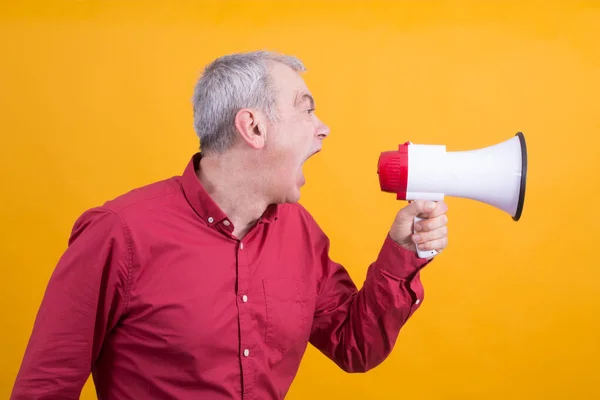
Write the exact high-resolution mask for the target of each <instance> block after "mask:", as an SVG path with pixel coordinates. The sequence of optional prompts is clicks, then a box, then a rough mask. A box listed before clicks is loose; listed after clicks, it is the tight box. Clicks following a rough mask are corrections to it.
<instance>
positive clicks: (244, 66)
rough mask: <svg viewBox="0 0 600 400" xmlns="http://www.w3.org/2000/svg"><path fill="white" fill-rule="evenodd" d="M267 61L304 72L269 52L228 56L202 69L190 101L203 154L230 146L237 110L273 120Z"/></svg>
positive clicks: (295, 63)
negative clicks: (247, 109) (249, 110)
mask: <svg viewBox="0 0 600 400" xmlns="http://www.w3.org/2000/svg"><path fill="white" fill-rule="evenodd" d="M269 61H272V62H279V63H282V64H285V65H287V66H289V67H290V68H292V69H293V70H294V71H297V72H304V71H305V70H306V68H305V67H304V64H303V63H302V62H301V61H300V60H299V59H297V58H296V57H293V56H288V55H283V54H279V53H275V52H269V51H253V52H248V53H236V54H229V55H225V56H222V57H219V58H217V59H216V60H214V61H212V62H211V63H210V64H208V65H207V66H206V68H205V69H204V73H203V75H202V76H201V77H200V79H199V80H198V82H197V83H196V86H195V88H194V96H193V98H192V104H193V110H194V130H195V131H196V135H197V136H198V139H199V140H200V146H201V148H202V151H203V152H207V151H214V152H223V151H226V150H227V149H229V148H230V147H231V146H232V145H233V142H234V139H235V137H236V128H235V125H234V119H235V115H236V113H237V112H238V111H239V110H240V109H241V108H244V107H251V108H257V109H260V110H262V111H264V112H265V113H266V115H267V117H268V118H269V119H270V120H271V121H275V120H276V119H277V110H276V109H275V96H276V93H275V88H274V86H273V82H272V79H271V77H270V74H269V71H268V65H267V63H268V62H269Z"/></svg>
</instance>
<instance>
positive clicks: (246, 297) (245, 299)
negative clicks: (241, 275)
mask: <svg viewBox="0 0 600 400" xmlns="http://www.w3.org/2000/svg"><path fill="white" fill-rule="evenodd" d="M242 301H243V302H244V303H245V302H247V301H248V296H246V295H243V296H242Z"/></svg>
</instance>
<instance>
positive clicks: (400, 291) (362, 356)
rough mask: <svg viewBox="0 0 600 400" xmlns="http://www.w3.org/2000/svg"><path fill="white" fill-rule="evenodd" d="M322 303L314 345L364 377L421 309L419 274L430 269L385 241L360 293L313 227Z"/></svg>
mask: <svg viewBox="0 0 600 400" xmlns="http://www.w3.org/2000/svg"><path fill="white" fill-rule="evenodd" d="M313 240H314V242H313V243H314V247H313V251H314V252H315V260H317V264H318V265H317V270H318V271H319V273H320V276H318V277H317V278H318V299H317V305H316V310H315V315H314V321H313V327H312V331H311V336H310V342H311V344H312V345H313V346H315V347H316V348H317V349H319V350H320V351H321V352H322V353H323V354H325V355H326V356H327V357H329V358H330V359H331V360H332V361H334V362H335V363H336V364H337V365H338V366H339V367H340V368H342V369H343V370H344V371H347V372H365V371H368V370H370V369H372V368H374V367H376V366H377V365H379V364H380V363H382V362H383V361H384V360H385V359H386V358H387V356H388V355H389V354H390V353H391V351H392V349H393V347H394V344H395V342H396V339H397V337H398V335H399V333H400V329H401V328H402V327H403V326H404V324H405V323H406V322H407V320H408V319H409V318H410V317H411V316H412V315H413V314H414V312H415V311H416V310H417V309H418V308H419V307H420V306H421V304H422V302H423V297H424V290H423V285H422V282H421V279H420V271H421V269H422V268H424V267H425V266H426V265H427V264H428V263H430V262H431V259H430V260H427V259H420V258H418V257H417V255H416V253H415V252H411V251H409V250H407V249H405V248H404V247H402V246H400V245H399V244H397V243H396V242H394V241H393V240H392V238H391V237H390V236H389V234H388V235H387V236H386V238H385V240H384V242H383V246H382V247H381V250H380V252H379V254H378V256H377V258H376V259H375V261H374V262H373V263H372V264H371V265H370V266H369V268H368V270H367V276H366V279H365V281H364V284H363V287H362V288H361V289H360V290H357V288H356V286H355V284H354V283H353V281H352V280H351V278H350V276H349V275H348V273H347V271H346V269H345V268H344V267H343V266H342V265H340V264H338V263H336V262H334V261H332V260H331V259H330V256H329V247H330V243H329V239H328V238H327V236H326V235H325V234H324V233H323V232H322V231H321V229H320V228H319V227H318V226H317V225H316V223H314V224H313Z"/></svg>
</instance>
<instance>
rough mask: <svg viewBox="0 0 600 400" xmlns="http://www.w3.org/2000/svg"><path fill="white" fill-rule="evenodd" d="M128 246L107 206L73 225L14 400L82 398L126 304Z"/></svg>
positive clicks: (128, 268)
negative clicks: (92, 368)
mask: <svg viewBox="0 0 600 400" xmlns="http://www.w3.org/2000/svg"><path fill="white" fill-rule="evenodd" d="M130 260H131V254H130V246H129V241H128V239H127V237H126V235H125V230H124V229H123V227H122V224H121V222H120V220H119V218H118V216H117V215H116V214H114V213H113V212H112V211H109V210H106V209H104V208H100V207H99V208H94V209H91V210H88V211H86V212H85V213H83V214H82V215H81V216H80V217H79V218H78V220H77V221H76V222H75V224H74V227H73V230H72V232H71V236H70V238H69V242H68V247H67V249H66V251H65V252H64V254H63V255H62V257H61V258H60V260H59V262H58V264H57V265H56V268H55V269H54V271H53V274H52V276H51V278H50V281H49V283H48V285H47V288H46V292H45V294H44V297H43V299H42V303H41V305H40V308H39V311H38V314H37V317H36V320H35V322H34V325H33V330H32V333H31V336H30V339H29V343H28V345H27V348H26V350H25V355H24V357H23V360H22V363H21V367H20V370H19V373H18V375H17V378H16V382H15V384H14V387H13V391H12V395H11V399H13V400H26V399H27V400H29V399H36V400H44V399H61V400H65V399H79V396H80V393H81V390H82V389H83V386H84V385H85V382H86V381H87V378H88V377H89V374H90V371H91V367H92V363H93V362H94V360H95V359H96V358H97V357H98V354H99V352H100V348H101V346H102V342H103V340H104V337H105V336H106V334H107V333H108V332H110V330H111V329H112V328H113V327H114V326H115V324H116V323H117V321H118V319H119V317H120V316H121V315H122V313H123V310H124V309H125V307H126V305H127V293H128V283H129V279H128V277H129V271H130V265H131V263H130Z"/></svg>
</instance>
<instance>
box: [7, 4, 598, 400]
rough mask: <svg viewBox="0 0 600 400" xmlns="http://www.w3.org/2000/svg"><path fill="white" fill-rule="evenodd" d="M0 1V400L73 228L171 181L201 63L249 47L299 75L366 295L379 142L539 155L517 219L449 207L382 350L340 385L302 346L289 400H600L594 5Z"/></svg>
mask: <svg viewBox="0 0 600 400" xmlns="http://www.w3.org/2000/svg"><path fill="white" fill-rule="evenodd" d="M6 3H10V2H3V5H2V6H1V7H2V8H1V11H0V49H1V61H0V93H1V94H0V129H1V132H2V135H1V137H2V139H1V143H0V152H1V154H0V167H1V172H0V174H1V175H0V179H1V182H2V190H3V195H2V198H1V200H0V201H1V203H0V216H1V221H2V231H1V235H2V236H1V239H2V251H1V252H0V265H1V266H2V271H3V273H2V279H0V299H1V301H0V318H1V323H2V329H1V330H0V332H1V333H0V335H1V336H0V337H1V340H0V346H1V351H0V353H1V354H2V355H1V356H0V397H2V398H8V395H9V393H10V391H11V388H12V384H13V381H14V378H15V376H16V373H17V370H18V368H19V365H20V360H21V357H22V355H23V352H24V350H25V346H26V344H27V340H28V337H29V333H30V329H31V326H32V324H33V321H34V318H35V314H36V312H37V308H38V306H39V303H40V301H41V298H42V296H43V292H44V289H45V285H46V283H47V281H48V278H49V276H50V274H51V272H52V270H53V267H54V265H55V263H56V261H57V260H58V257H59V256H60V255H61V253H62V252H63V251H64V249H65V246H66V240H67V238H68V234H69V232H70V229H71V226H72V224H73V222H74V220H75V218H76V217H77V216H78V215H79V214H80V213H81V212H83V211H84V210H85V209H87V208H89V207H92V206H95V205H98V204H100V203H102V202H104V201H105V200H106V199H108V198H112V197H114V196H117V195H119V194H121V193H123V192H124V191H127V190H129V189H131V188H133V187H136V186H140V185H143V184H146V183H149V182H151V181H154V180H158V179H162V178H164V177H168V176H171V175H174V174H179V173H181V172H182V171H183V168H184V167H185V164H186V163H187V161H188V159H189V156H190V155H191V154H192V152H194V151H195V150H196V148H197V143H196V138H195V136H194V133H193V130H192V114H191V106H190V98H191V94H192V88H193V85H194V83H195V80H196V78H197V77H198V75H199V73H200V71H201V70H202V68H203V66H204V65H205V64H206V63H207V62H209V61H210V60H212V59H213V58H215V57H217V56H219V55H221V54H224V53H229V52H235V51H243V50H251V49H257V48H266V49H272V50H279V51H282V52H286V53H290V54H294V55H297V56H299V57H300V58H302V59H303V60H304V62H305V63H306V65H307V66H308V68H309V72H308V73H307V74H306V75H305V79H306V81H307V83H308V85H309V87H310V88H311V89H312V91H313V93H314V95H315V97H316V100H317V113H318V115H319V116H320V117H321V118H322V119H323V120H324V121H325V122H326V123H328V124H329V126H330V127H331V131H332V133H331V136H330V137H329V138H328V139H327V140H326V142H325V148H324V151H323V152H322V153H321V154H319V155H318V156H317V157H316V158H314V159H312V160H311V161H310V162H309V163H308V164H307V166H306V169H305V171H306V174H307V179H308V185H307V186H306V187H305V188H304V189H303V194H302V200H301V201H302V203H303V204H305V205H306V206H307V207H308V209H309V210H311V211H312V212H313V213H314V215H315V217H316V218H317V220H318V221H319V222H320V223H321V225H322V226H323V228H324V229H325V230H326V232H327V233H328V234H329V235H330V237H331V239H332V243H333V244H332V255H333V257H334V258H335V259H337V260H338V261H340V262H342V263H343V264H344V265H346V266H347V268H348V269H349V271H350V273H351V274H352V276H353V278H354V279H355V280H356V282H357V284H358V285H359V286H361V285H362V281H363V279H364V277H365V273H366V269H367V267H368V264H369V263H370V262H371V261H372V260H373V258H374V257H375V256H376V253H377V251H378V249H379V246H380V245H381V243H382V239H383V238H384V235H385V233H386V232H387V230H388V228H389V225H390V223H391V221H392V218H393V216H394V215H395V212H396V211H397V209H398V208H399V207H401V206H403V205H404V203H402V202H398V201H396V200H395V197H394V195H391V194H386V193H382V192H380V190H379V186H378V181H377V175H376V163H377V158H378V156H379V153H380V152H381V151H385V150H393V149H395V148H396V147H397V145H398V144H399V143H402V142H404V141H407V140H410V141H412V142H414V143H425V144H445V145H447V147H448V150H449V151H455V150H466V149H475V148H480V147H484V146H487V145H491V144H495V143H499V142H501V141H504V140H506V139H509V138H510V137H512V136H513V135H514V134H515V133H516V132H517V131H523V132H524V133H525V136H526V138H527V144H528V150H529V171H528V187H527V197H526V204H525V210H524V213H523V218H522V219H521V221H519V222H513V221H512V220H511V218H510V216H508V215H507V214H504V213H503V212H501V211H499V210H496V209H494V208H492V207H490V206H487V205H485V204H481V203H477V202H474V201H470V200H464V199H455V198H448V199H447V201H448V203H449V206H450V211H449V217H450V222H449V228H450V246H449V248H448V249H447V250H446V252H445V253H444V254H443V255H442V256H440V257H439V258H438V259H437V260H436V261H435V262H434V263H433V264H432V265H431V266H430V267H428V268H427V270H426V271H425V272H424V273H423V280H424V283H425V287H426V299H425V301H424V303H423V307H422V308H421V309H420V310H419V311H418V312H417V313H416V314H415V315H414V317H413V318H412V320H410V321H409V323H408V324H407V325H406V326H405V328H404V329H403V331H402V332H401V334H400V338H399V342H398V344H397V346H396V348H395V349H394V351H393V353H392V355H391V356H390V357H389V358H388V359H387V360H386V361H385V362H384V363H383V364H382V365H381V366H380V367H378V368H377V369H375V370H373V371H371V372H369V373H367V374H364V375H348V374H345V373H343V372H341V371H340V370H338V369H337V368H336V367H335V366H334V365H333V363H331V362H330V361H328V360H326V359H325V358H324V357H323V356H322V355H321V354H319V353H317V352H316V351H315V350H314V349H313V348H312V347H309V350H308V352H307V354H306V358H305V359H304V362H303V363H302V365H301V368H300V371H299V373H298V376H297V378H296V380H295V382H294V384H293V385H292V388H291V390H290V393H289V397H288V398H289V399H308V398H310V399H330V398H345V399H392V398H404V399H417V398H418V399H509V398H510V399H574V398H577V399H593V398H599V397H600V389H599V388H598V376H599V368H600V329H599V327H600V322H599V321H600V319H599V316H600V294H599V293H600V262H599V261H598V246H599V236H600V235H599V234H598V232H599V221H600V212H599V211H598V210H599V206H598V204H597V203H598V201H597V199H598V196H599V195H600V178H599V177H598V173H599V172H600V168H599V166H600V165H599V162H598V160H597V159H594V157H598V155H600V152H599V151H598V146H599V145H600V140H599V139H598V138H599V136H600V129H599V128H600V122H599V120H600V117H599V107H600V106H599V103H598V98H599V97H598V96H599V93H600V3H599V2H580V1H579V2H575V1H563V2H550V1H529V2H524V3H523V4H520V3H521V2H517V1H514V2H509V1H502V2H468V3H467V2H450V1H448V2H436V1H423V2H418V1H404V2H397V3H393V2H356V1H347V0H346V1H340V2H331V1H328V2H323V1H320V2H288V1H280V2H251V1H239V2H232V1H228V2H213V1H211V2H202V1H186V2H182V1H180V2H174V1H91V0H90V1H84V0H80V1H74V0H73V1H46V2H39V3H34V2H31V1H16V0H15V1H13V2H12V3H14V4H6ZM495 6H497V7H498V8H496V9H494V7H495ZM82 398H83V399H94V398H95V396H94V394H93V386H92V384H91V382H90V383H88V385H87V386H86V387H85V389H84V391H83V395H82Z"/></svg>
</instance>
